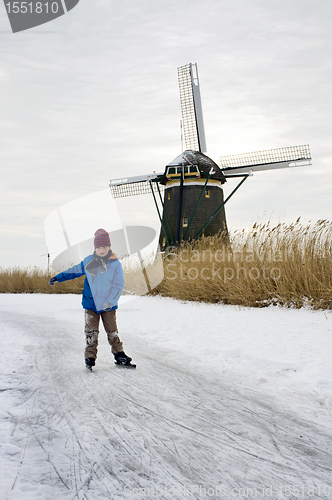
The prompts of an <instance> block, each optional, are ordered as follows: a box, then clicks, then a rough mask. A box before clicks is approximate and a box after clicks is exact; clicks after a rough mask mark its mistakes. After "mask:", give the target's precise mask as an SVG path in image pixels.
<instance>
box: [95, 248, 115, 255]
mask: <svg viewBox="0 0 332 500" xmlns="http://www.w3.org/2000/svg"><path fill="white" fill-rule="evenodd" d="M110 250H111V247H98V248H96V250H95V252H96V254H97V255H98V257H105V255H107V254H108V252H109V251H110Z"/></svg>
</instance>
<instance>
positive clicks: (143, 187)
mask: <svg viewBox="0 0 332 500" xmlns="http://www.w3.org/2000/svg"><path fill="white" fill-rule="evenodd" d="M161 176H163V173H161V174H156V173H155V172H154V173H153V174H146V175H136V176H134V177H125V178H123V179H112V180H110V183H109V186H110V188H111V192H112V195H113V198H124V197H126V196H137V195H141V194H148V193H151V187H150V182H149V181H153V182H152V183H151V185H152V188H153V190H154V191H157V190H158V187H157V182H156V181H157V179H158V178H159V177H161ZM159 189H160V187H159Z"/></svg>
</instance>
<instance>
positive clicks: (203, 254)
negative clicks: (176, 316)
mask: <svg viewBox="0 0 332 500" xmlns="http://www.w3.org/2000/svg"><path fill="white" fill-rule="evenodd" d="M331 237H332V224H331V223H330V222H328V221H326V220H320V221H318V222H317V223H316V224H314V225H310V224H309V225H307V226H304V225H302V224H301V223H300V219H298V220H297V221H296V222H295V223H294V224H291V225H288V226H287V225H285V224H278V225H277V226H276V227H271V226H270V224H269V223H267V224H254V225H253V226H252V228H251V229H250V230H248V231H245V230H243V231H235V232H234V233H230V234H229V237H228V241H227V243H226V242H225V237H224V235H223V234H220V235H218V236H214V237H209V238H208V237H206V238H201V239H200V240H197V241H196V242H194V243H191V244H190V243H189V244H188V243H187V244H182V245H181V246H180V247H179V248H178V249H176V250H175V251H172V252H171V253H169V254H168V255H167V254H165V260H164V271H165V277H164V280H163V281H162V283H161V284H160V285H159V287H158V289H157V291H158V293H159V294H161V295H164V296H169V297H174V298H176V299H180V300H198V301H203V302H214V303H217V302H220V303H224V304H237V305H241V306H254V307H264V306H267V305H270V304H279V305H282V306H286V307H296V308H299V307H302V306H304V305H307V306H309V307H311V308H313V309H318V308H323V309H331V308H332V265H331V241H332V238H331Z"/></svg>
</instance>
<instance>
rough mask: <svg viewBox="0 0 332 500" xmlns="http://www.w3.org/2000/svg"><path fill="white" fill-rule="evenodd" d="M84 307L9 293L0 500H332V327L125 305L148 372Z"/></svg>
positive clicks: (287, 313)
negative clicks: (122, 363) (86, 325)
mask: <svg viewBox="0 0 332 500" xmlns="http://www.w3.org/2000/svg"><path fill="white" fill-rule="evenodd" d="M80 301H81V298H80V296H79V295H38V294H34V295H28V294H25V295H16V294H15V295H10V294H4V295H0V325H1V359H2V363H1V367H0V372H1V379H0V500H21V499H22V500H23V499H24V500H39V499H40V500H54V499H55V498H57V499H61V500H74V499H78V500H83V499H85V500H104V499H112V500H113V499H114V500H118V499H123V498H129V499H136V498H137V499H138V498H173V499H174V498H175V499H177V500H182V499H186V498H195V499H201V498H226V499H227V500H228V499H232V498H272V499H273V500H276V499H282V498H291V499H294V498H331V497H332V479H331V478H332V458H331V452H332V444H331V443H332V441H331V434H332V430H331V400H332V384H331V380H332V367H331V354H332V337H331V322H332V314H331V313H330V312H328V311H315V312H313V311H309V310H304V309H303V310H286V309H281V308H278V307H269V308H265V309H248V308H237V307H233V306H222V305H211V304H195V303H184V302H177V301H174V300H171V299H165V298H157V297H139V298H137V299H136V300H132V301H130V302H126V301H125V300H124V301H123V303H122V304H120V307H119V310H118V316H117V318H118V326H119V332H120V337H121V339H122V340H123V342H124V346H125V350H126V352H127V354H129V355H130V356H131V357H132V358H133V362H135V363H137V369H136V370H119V369H117V368H116V367H115V366H114V364H113V359H112V356H111V355H110V352H109V347H108V345H107V343H106V336H105V335H104V334H103V332H101V335H100V348H99V355H98V359H97V364H96V367H95V370H94V372H93V373H89V372H87V371H86V369H85V368H84V359H83V351H84V334H83V311H82V309H81V305H80Z"/></svg>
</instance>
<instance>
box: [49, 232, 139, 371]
mask: <svg viewBox="0 0 332 500" xmlns="http://www.w3.org/2000/svg"><path fill="white" fill-rule="evenodd" d="M94 237H95V238H94V247H95V251H94V254H93V255H89V256H88V257H86V258H85V259H84V260H83V261H82V262H81V263H80V264H78V265H76V266H73V267H71V268H69V269H67V271H64V272H62V273H59V274H57V275H56V276H54V277H53V278H51V279H50V281H49V285H54V283H55V282H57V281H58V282H59V283H61V282H62V281H67V280H72V279H75V278H79V277H80V276H83V275H85V281H84V289H83V296H82V306H83V308H84V309H85V339H86V347H85V364H86V367H87V368H89V369H91V367H92V366H94V365H95V361H96V358H97V350H98V335H99V321H100V317H101V319H102V322H103V325H104V328H105V331H106V333H107V339H108V342H109V344H110V346H111V351H112V353H113V355H114V358H115V360H116V363H117V364H124V365H129V364H130V361H131V358H130V357H129V356H127V355H126V354H125V353H124V352H123V345H122V342H121V340H120V338H119V336H118V329H117V325H116V309H117V308H118V300H119V298H120V296H121V293H122V290H123V286H124V279H123V271H122V266H121V263H120V262H119V261H118V259H117V257H116V255H115V254H114V253H113V252H112V250H111V241H110V237H109V234H108V233H107V232H106V231H105V230H104V229H98V230H97V231H96V232H95V234H94Z"/></svg>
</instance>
